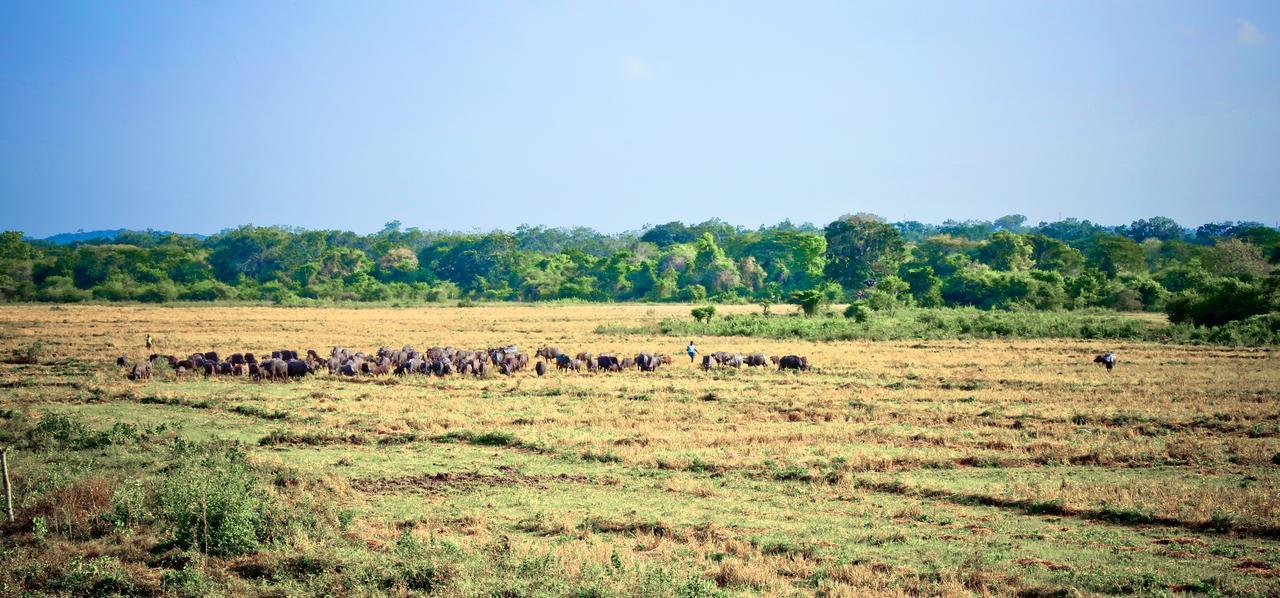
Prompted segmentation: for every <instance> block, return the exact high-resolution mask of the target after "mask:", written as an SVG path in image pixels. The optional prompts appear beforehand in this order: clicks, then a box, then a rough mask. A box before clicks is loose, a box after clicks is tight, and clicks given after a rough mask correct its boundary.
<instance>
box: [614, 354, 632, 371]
mask: <svg viewBox="0 0 1280 598" xmlns="http://www.w3.org/2000/svg"><path fill="white" fill-rule="evenodd" d="M635 364H636V360H634V359H632V358H630V357H623V358H622V362H621V363H619V364H618V365H620V366H622V369H624V370H625V369H627V368H630V367H631V366H633V365H635Z"/></svg>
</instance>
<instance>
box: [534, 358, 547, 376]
mask: <svg viewBox="0 0 1280 598" xmlns="http://www.w3.org/2000/svg"><path fill="white" fill-rule="evenodd" d="M533 371H535V372H537V373H538V375H539V376H545V375H546V374H547V362H546V361H539V362H538V363H536V364H534V366H533Z"/></svg>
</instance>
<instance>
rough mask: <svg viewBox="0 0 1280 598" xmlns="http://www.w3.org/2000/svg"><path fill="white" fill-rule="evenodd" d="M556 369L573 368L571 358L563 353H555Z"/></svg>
mask: <svg viewBox="0 0 1280 598" xmlns="http://www.w3.org/2000/svg"><path fill="white" fill-rule="evenodd" d="M556 369H560V370H570V369H573V359H572V358H571V357H569V356H568V355H565V354H564V353H561V354H559V355H556Z"/></svg>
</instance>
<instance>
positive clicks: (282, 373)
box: [259, 358, 289, 382]
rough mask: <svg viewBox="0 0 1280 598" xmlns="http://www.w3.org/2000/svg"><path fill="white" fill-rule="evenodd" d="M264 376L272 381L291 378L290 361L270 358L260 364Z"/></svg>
mask: <svg viewBox="0 0 1280 598" xmlns="http://www.w3.org/2000/svg"><path fill="white" fill-rule="evenodd" d="M259 369H261V371H262V377H263V378H266V379H268V380H271V381H272V382H276V381H281V380H285V381H287V380H288V379H289V362H287V361H285V360H283V359H274V358H272V359H268V360H267V361H264V362H262V364H261V365H260V366H259Z"/></svg>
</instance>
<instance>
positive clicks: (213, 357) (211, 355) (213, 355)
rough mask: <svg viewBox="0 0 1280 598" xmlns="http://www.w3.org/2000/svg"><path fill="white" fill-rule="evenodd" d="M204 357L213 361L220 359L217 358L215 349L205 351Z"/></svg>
mask: <svg viewBox="0 0 1280 598" xmlns="http://www.w3.org/2000/svg"><path fill="white" fill-rule="evenodd" d="M204 358H205V360H206V361H212V362H214V363H217V362H219V361H221V360H220V359H218V352H217V351H209V352H208V353H205V354H204Z"/></svg>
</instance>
